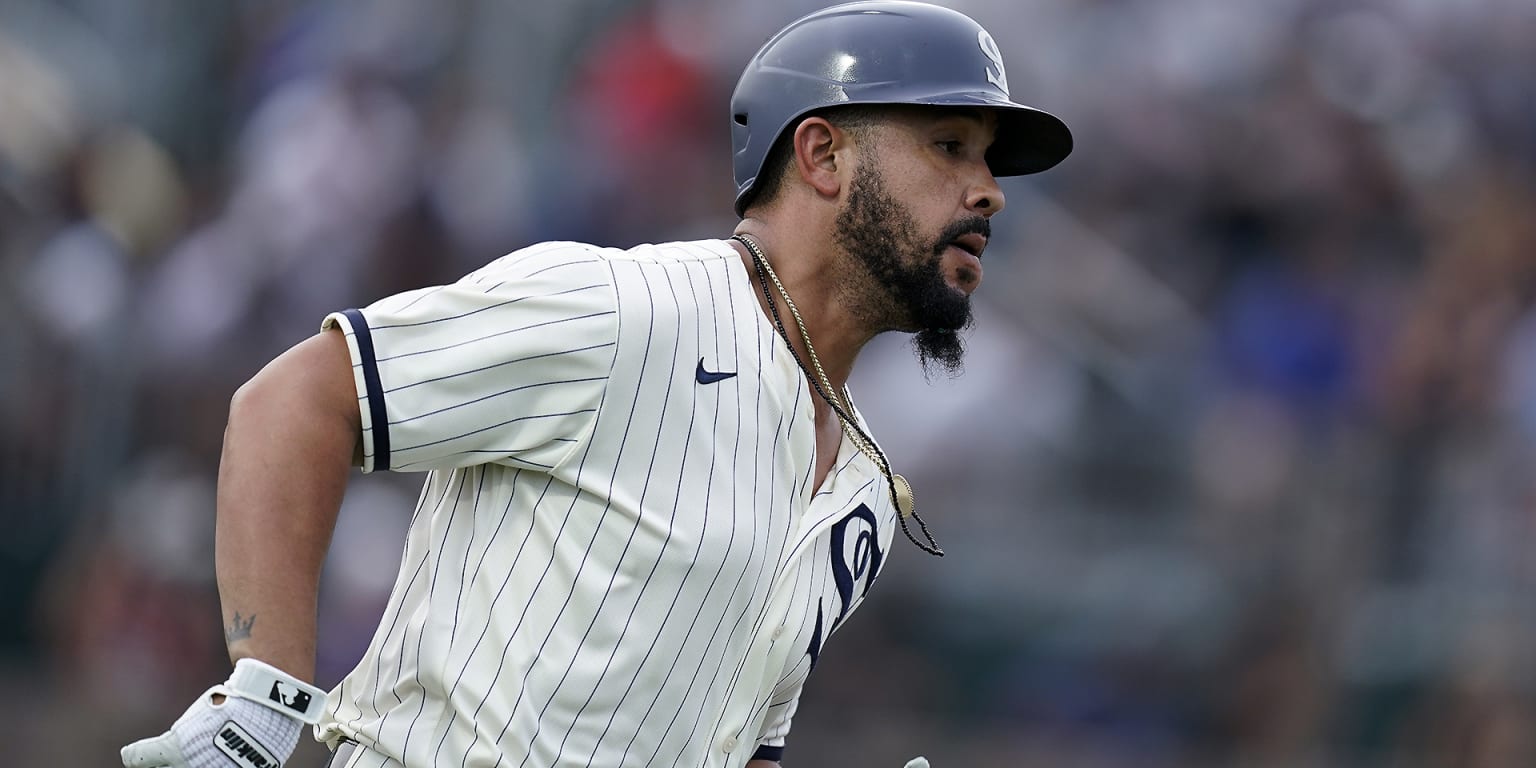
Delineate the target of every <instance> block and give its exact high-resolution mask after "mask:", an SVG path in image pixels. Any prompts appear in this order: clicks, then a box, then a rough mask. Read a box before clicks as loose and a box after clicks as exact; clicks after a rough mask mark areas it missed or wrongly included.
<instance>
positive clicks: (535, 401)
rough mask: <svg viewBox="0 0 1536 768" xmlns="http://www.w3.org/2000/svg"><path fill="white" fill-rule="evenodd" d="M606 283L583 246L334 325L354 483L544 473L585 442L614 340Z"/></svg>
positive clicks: (403, 298)
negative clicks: (356, 429) (348, 361)
mask: <svg viewBox="0 0 1536 768" xmlns="http://www.w3.org/2000/svg"><path fill="white" fill-rule="evenodd" d="M615 306H616V299H615V298H614V290H613V280H612V272H611V270H610V269H609V268H608V265H607V263H606V262H605V261H604V260H603V259H602V258H601V256H600V255H598V253H596V252H595V250H594V249H592V248H591V247H589V246H583V245H580V244H575V243H548V244H542V245H540V246H534V247H532V248H528V249H524V250H522V251H517V252H514V253H511V254H509V255H507V256H504V257H502V258H501V259H498V260H497V261H495V262H492V263H491V264H489V265H487V266H486V267H484V268H482V269H480V270H477V271H476V272H472V273H470V274H469V275H467V276H465V277H464V279H462V280H460V281H458V282H456V283H453V284H451V285H443V286H435V287H431V288H423V289H421V290H416V291H409V292H406V293H401V294H396V295H394V296H390V297H388V298H385V299H382V300H380V301H378V302H375V303H374V304H372V305H370V306H368V307H365V308H363V309H348V310H344V311H341V312H335V313H332V314H330V315H329V316H327V317H326V318H325V321H324V323H323V324H322V327H323V328H336V329H339V330H340V331H341V332H343V333H344V334H345V335H346V337H347V348H348V350H349V351H350V353H351V357H352V366H353V374H354V378H355V384H356V387H357V393H358V401H359V406H360V410H361V412H362V424H363V471H365V472H370V471H373V470H376V469H387V470H395V471H406V472H414V471H426V470H432V469H444V468H451V467H460V466H470V465H475V464H487V463H509V464H514V465H517V466H523V467H528V468H533V469H541V470H549V469H552V468H554V467H555V466H557V465H558V464H559V463H560V462H561V461H562V460H563V459H564V458H565V457H566V456H568V455H570V454H571V453H572V452H573V451H574V449H575V447H576V446H577V444H578V443H579V442H580V441H581V440H582V438H583V437H584V436H585V435H586V434H587V433H588V432H589V431H590V429H591V426H592V423H593V421H594V420H595V419H596V413H597V407H598V404H599V403H600V402H601V400H602V393H603V390H604V387H605V386H606V383H607V378H608V375H609V373H610V371H611V370H612V365H613V357H614V347H615V342H616V339H617V325H616V323H617V314H616V312H615Z"/></svg>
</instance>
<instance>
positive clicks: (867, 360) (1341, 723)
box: [0, 0, 1536, 768]
mask: <svg viewBox="0 0 1536 768" xmlns="http://www.w3.org/2000/svg"><path fill="white" fill-rule="evenodd" d="M949 4H950V5H953V6H954V7H956V8H959V9H961V10H964V11H966V12H968V13H970V14H972V15H973V16H974V17H976V18H977V19H978V20H979V21H981V22H982V23H983V24H984V25H986V26H987V27H988V28H989V29H990V30H991V31H992V32H993V34H994V36H995V37H996V38H997V40H998V43H999V45H1000V46H1001V47H1002V50H1003V52H1004V56H1005V59H1006V61H1007V62H1008V65H1009V73H1008V74H1009V82H1010V83H1011V84H1012V86H1013V93H1014V96H1015V98H1017V99H1019V100H1021V101H1024V102H1026V103H1030V104H1035V105H1038V106H1041V107H1043V108H1046V109H1049V110H1051V111H1053V112H1055V113H1056V114H1058V115H1060V116H1061V117H1062V118H1064V119H1065V120H1066V121H1067V123H1068V124H1069V125H1071V126H1072V128H1073V130H1074V132H1075V134H1076V137H1077V151H1076V152H1075V154H1073V155H1072V157H1070V158H1069V159H1068V160H1067V161H1066V162H1065V163H1063V164H1062V165H1061V166H1059V167H1058V168H1057V169H1055V170H1052V171H1050V172H1049V173H1046V174H1044V175H1041V176H1036V177H1027V178H1024V179H1016V180H1007V181H1005V182H1004V190H1005V191H1006V193H1007V194H1008V199H1009V205H1008V208H1009V210H1008V211H1007V212H1006V213H1004V214H1003V215H1002V216H1001V217H1000V218H999V219H998V220H997V222H996V224H997V225H998V226H997V231H996V235H995V238H994V244H993V246H992V247H991V248H990V249H989V250H988V255H987V281H986V285H985V286H984V287H983V289H982V290H981V292H980V294H979V295H978V299H977V303H978V307H977V313H978V320H979V324H978V327H977V329H976V330H975V332H974V334H973V335H972V336H971V338H970V355H969V358H968V371H967V373H966V375H965V376H964V377H962V378H960V379H957V380H947V379H939V380H935V381H931V382H929V381H925V380H924V377H923V376H922V374H921V371H920V370H919V369H918V368H917V366H916V364H915V362H914V361H913V359H912V356H911V355H910V353H909V351H908V349H907V348H906V346H905V344H904V343H903V341H902V340H901V339H899V338H894V337H892V338H882V339H880V340H877V342H876V343H875V344H873V345H872V346H871V348H870V349H869V350H868V351H867V353H866V355H865V356H864V358H863V359H862V360H861V363H860V368H859V370H858V371H857V372H856V375H855V380H854V390H855V393H856V395H857V397H858V399H859V401H860V402H861V404H862V407H863V409H864V411H865V413H866V415H868V416H869V417H870V420H871V422H872V423H873V424H874V425H875V427H876V433H877V434H878V435H879V436H880V438H881V440H882V442H883V443H884V444H885V445H886V446H887V449H888V452H889V454H890V456H891V458H892V461H893V463H894V465H895V467H896V469H897V470H898V471H901V472H903V473H905V474H906V475H907V476H908V477H909V478H911V479H912V481H913V483H914V485H915V486H916V488H917V492H918V497H919V500H920V502H921V507H922V509H923V510H924V513H925V517H926V518H927V519H928V520H929V521H930V523H931V524H932V525H933V527H934V529H935V532H936V534H937V536H938V538H939V540H940V542H941V543H942V544H943V545H944V546H945V548H946V549H947V550H948V551H949V556H948V557H946V558H945V559H943V560H941V561H940V560H933V559H931V558H928V557H926V556H923V555H922V554H921V553H920V552H918V551H917V550H916V549H915V548H912V547H908V546H906V545H905V544H904V543H903V542H901V541H900V539H899V538H898V540H897V543H896V545H895V547H896V549H897V555H898V556H897V557H895V558H894V559H893V560H892V561H891V563H890V566H889V567H888V569H887V570H886V573H885V575H884V577H883V578H882V579H881V583H880V586H879V587H878V588H877V589H875V590H874V592H872V593H871V597H870V599H869V601H868V602H866V604H865V607H864V608H863V610H862V611H861V612H860V616H859V618H858V619H857V620H855V621H853V622H851V623H850V624H849V625H848V627H847V628H846V629H844V630H842V631H841V632H840V633H839V635H838V637H836V638H835V639H833V640H832V641H831V642H830V643H829V645H828V648H827V650H826V658H827V659H828V663H826V664H823V665H820V666H821V668H820V670H819V671H818V672H817V675H816V677H815V679H814V680H813V681H812V682H811V684H810V686H809V689H808V692H807V694H806V699H805V701H804V703H803V705H802V707H801V711H800V715H799V716H798V717H797V719H796V726H795V731H794V733H793V734H792V735H791V738H790V742H789V745H790V746H789V750H788V753H787V758H786V765H792V766H795V767H796V768H815V767H819V766H896V765H900V764H901V762H902V761H903V760H905V759H906V758H907V757H910V756H911V755H914V754H918V753H924V754H926V755H928V756H929V757H930V758H931V759H932V760H933V762H934V765H935V766H938V768H959V767H961V766H965V767H967V768H970V767H973V766H1010V767H1013V766H1042V767H1044V766H1051V767H1061V766H1065V767H1066V768H1119V767H1121V766H1125V767H1126V768H1130V767H1131V766H1135V767H1136V768H1160V767H1162V766H1168V767H1170V768H1171V767H1173V766H1178V767H1180V768H1185V767H1188V768H1206V767H1209V768H1218V767H1223V768H1224V767H1228V766H1259V767H1261V768H1262V767H1268V766H1273V767H1275V768H1333V767H1339V768H1343V767H1345V766H1350V767H1353V766H1362V767H1365V766H1391V767H1394V768H1396V767H1404V768H1416V767H1419V766H1423V767H1425V768H1429V767H1431V766H1435V767H1439V766H1447V767H1449V766H1457V767H1467V768H1496V767H1503V766H1509V767H1511V768H1513V767H1514V766H1521V767H1528V766H1531V765H1536V710H1533V703H1536V702H1533V693H1536V678H1533V666H1532V662H1533V661H1536V658H1533V657H1536V642H1533V641H1536V635H1533V629H1536V625H1533V619H1536V611H1533V602H1532V597H1533V594H1536V591H1533V589H1532V588H1533V586H1536V583H1533V582H1536V553H1533V543H1536V541H1533V540H1536V529H1533V526H1536V493H1533V491H1536V481H1533V478H1536V471H1533V459H1536V450H1533V448H1536V302H1533V299H1536V78H1533V75H1532V73H1533V72H1536V2H1531V0H1454V1H1453V0H1396V1H1394V2H1388V1H1387V0H1377V1H1375V2H1342V1H1341V2H1334V1H1333V0H1264V1H1263V2H1237V1H1234V0H973V1H970V2H953V3H949ZM818 5H819V3H811V2H805V1H804V0H789V1H786V2H760V1H749V0H720V1H719V2H705V1H704V0H656V1H655V2H634V1H633V0H628V1H626V0H604V1H598V0H571V1H570V2H549V3H522V2H511V1H510V0H495V1H493V0H478V1H477V0H454V1H449V2H430V1H429V0H380V1H379V2H372V3H348V2H295V1H293V0H283V1H278V2H256V1H255V0H247V1H245V2H205V1H203V0H144V1H143V2H120V1H119V0H69V1H63V0H61V1H59V2H44V1H42V0H0V744H3V745H4V747H5V758H4V762H6V763H7V764H12V765H39V766H110V765H116V764H117V762H116V750H117V748H118V747H119V746H121V745H122V744H123V743H125V742H127V741H130V740H132V739H135V738H139V737H142V736H147V735H152V734H154V733H158V732H159V731H161V730H162V729H163V728H164V727H165V726H166V725H167V724H168V723H169V722H170V721H171V720H172V719H174V717H175V716H176V715H177V714H179V713H180V711H181V710H182V709H183V708H184V707H185V705H186V704H187V703H188V702H189V701H190V700H191V698H192V697H193V696H195V695H196V694H197V693H198V692H200V691H201V690H203V688H205V687H206V686H207V685H209V684H211V683H212V682H215V681H217V680H221V679H223V677H224V676H225V675H226V674H227V671H228V660H227V659H226V658H225V656H224V653H223V648H222V640H221V635H220V627H219V614H218V608H217V601H216V593H215V589H214V585H213V571H212V565H213V560H212V554H211V541H212V538H211V537H212V512H213V494H214V477H215V472H216V469H217V460H218V455H219V445H220V440H221V431H222V428H223V423H224V418H225V415H226V411H227V406H228V401H229V397H230V396H231V395H232V394H233V392H234V390H235V388H236V387H237V386H238V385H239V384H240V383H241V382H243V381H244V380H245V379H247V378H249V377H250V376H251V375H252V374H254V373H255V372H256V370H258V369H259V368H260V366H261V365H263V364H264V363H265V362H266V361H267V360H268V359H270V358H271V357H272V356H274V355H275V354H277V353H278V352H280V351H281V350H282V349H284V348H286V347H287V346H289V345H290V344H292V343H294V342H296V341H298V340H299V339H301V338H303V337H304V336H306V335H308V334H310V333H312V332H313V331H314V330H315V329H316V327H317V325H318V323H319V320H320V318H321V317H322V316H323V315H324V314H325V313H326V312H328V311H330V310H332V309H337V308H345V307H351V306H360V305H363V304H366V303H369V302H371V301H372V300H374V299H376V298H378V297H381V296H383V295H385V294H388V293H392V292H395V291H399V290H404V289H407V288H412V287H416V286H419V285H423V284H429V283H436V282H444V281H449V280H452V279H454V278H456V277H458V276H459V275H460V274H462V273H464V272H466V271H469V270H470V269H473V268H475V267H476V266H478V265H480V264H482V263H484V262H487V261H489V260H491V259H492V258H495V257H496V256H499V255H500V254H502V253H505V252H507V251H510V250H513V249H515V248H518V247H520V246H523V245H526V244H529V243H532V242H536V241H539V240H545V239H575V240H586V241H591V242H597V243H601V244H606V245H620V246H623V245H630V244H634V243H637V242H643V241H659V240H667V239H679V238H693V237H722V236H724V235H726V234H728V233H729V232H730V231H731V228H732V227H733V226H734V223H735V218H734V216H733V215H732V213H731V197H732V185H731V179H730V165H729V151H730V149H729V143H728V142H729V133H728V128H727V126H728V117H727V107H726V104H727V100H728V98H729V95H730V91H731V88H732V87H733V85H734V82H735V78H736V75H737V73H738V72H739V71H740V69H741V66H742V65H743V64H744V63H745V61H746V59H747V58H748V57H749V56H750V55H751V53H752V51H753V50H755V49H756V47H757V46H758V45H759V44H761V42H762V41H763V40H764V39H765V38H766V37H767V35H768V34H770V33H771V32H772V31H774V30H776V29H777V28H779V27H780V26H782V25H783V24H784V23H786V22H788V21H789V20H791V19H793V18H794V17H796V16H798V15H800V14H801V13H803V12H806V11H809V10H811V9H813V8H815V7H818ZM419 481H420V478H419V477H412V476H397V477H383V476H379V477H373V476H370V477H368V478H361V477H359V478H358V479H357V480H356V481H355V483H354V486H353V491H352V493H351V495H350V496H349V498H348V501H347V503H346V507H345V509H344V512H343V518H342V521H341V523H340V526H339V530H338V535H337V542H336V545H335V547H334V549H333V554H332V557H331V559H330V560H329V562H328V566H327V571H326V574H325V584H324V590H323V621H322V626H321V635H320V676H321V678H322V679H321V683H322V684H324V685H327V686H328V685H331V684H333V683H334V682H335V681H336V680H337V679H338V677H339V676H340V675H341V674H342V673H343V672H344V671H345V670H346V669H348V668H349V667H350V665H351V664H352V663H353V662H354V660H355V659H356V658H357V657H358V656H359V655H360V653H361V649H362V647H363V645H364V643H365V642H366V641H367V639H368V637H369V635H370V634H371V632H372V630H373V627H374V622H375V620H376V617H377V616H378V614H379V612H380V611H381V610H382V604H383V601H384V599H385V596H386V592H387V589H388V587H389V584H390V583H391V579H392V576H393V573H394V570H393V569H394V564H395V562H396V561H397V559H398V557H399V550H400V546H401V540H402V535H403V531H404V526H405V522H406V516H407V515H408V514H409V511H410V509H411V507H412V504H413V500H414V496H415V494H416V492H417V488H418V485H419ZM322 759H323V751H322V750H320V749H319V748H318V747H317V746H316V745H314V744H312V743H310V742H309V740H308V739H307V738H306V739H305V740H304V741H303V742H301V749H300V752H299V753H298V756H297V757H296V758H295V761H294V763H293V765H294V766H296V768H312V767H313V766H317V765H319V764H320V762H321V761H322Z"/></svg>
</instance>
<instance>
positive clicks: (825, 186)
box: [791, 117, 852, 198]
mask: <svg viewBox="0 0 1536 768" xmlns="http://www.w3.org/2000/svg"><path fill="white" fill-rule="evenodd" d="M791 141H793V142H794V143H793V145H792V146H793V147H794V150H795V155H794V160H793V164H794V170H795V172H796V173H798V174H800V179H801V180H802V181H804V182H805V183H806V184H807V185H809V186H810V187H811V189H814V190H816V193H817V194H818V195H821V196H822V197H829V198H834V197H837V195H838V193H839V192H841V191H842V188H843V185H844V184H845V183H847V179H846V176H847V174H848V172H849V171H850V170H851V169H852V168H851V165H850V162H849V160H850V157H851V155H850V153H849V149H850V148H851V147H852V142H851V137H850V136H849V135H848V132H847V131H843V130H841V129H839V128H838V127H837V126H835V125H833V124H831V123H830V122H827V119H826V118H824V117H808V118H806V119H804V120H802V121H800V125H799V126H797V127H796V128H795V134H794V137H793V138H792V139H791Z"/></svg>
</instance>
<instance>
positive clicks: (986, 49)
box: [976, 29, 1008, 96]
mask: <svg viewBox="0 0 1536 768" xmlns="http://www.w3.org/2000/svg"><path fill="white" fill-rule="evenodd" d="M976 43H977V44H978V45H980V46H981V52H982V53H984V54H986V55H987V58H988V59H989V60H991V62H992V65H993V66H995V67H997V71H995V72H994V71H993V70H992V67H983V69H985V70H986V72H987V82H989V83H991V84H993V85H995V86H997V87H999V88H1001V89H1003V95H1004V96H1006V95H1008V73H1007V72H1006V71H1004V70H1003V52H1002V51H999V50H998V49H997V41H996V40H993V39H992V36H991V35H989V34H987V31H986V30H985V29H978V30H976Z"/></svg>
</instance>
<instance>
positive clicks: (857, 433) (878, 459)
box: [731, 234, 944, 557]
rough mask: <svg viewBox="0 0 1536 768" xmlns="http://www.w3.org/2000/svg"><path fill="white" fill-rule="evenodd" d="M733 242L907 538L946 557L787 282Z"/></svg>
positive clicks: (746, 240) (758, 253)
mask: <svg viewBox="0 0 1536 768" xmlns="http://www.w3.org/2000/svg"><path fill="white" fill-rule="evenodd" d="M731 239H732V240H735V241H737V242H739V243H741V244H742V245H743V246H745V247H746V249H747V252H748V253H750V254H751V255H752V265H753V267H755V268H756V269H757V279H758V283H760V284H761V285H762V287H763V298H764V299H766V300H767V302H768V309H769V311H770V313H771V314H772V315H773V324H774V327H775V328H776V329H777V330H778V331H779V334H780V335H781V336H783V337H784V342H785V344H786V345H788V346H789V353H790V355H792V356H793V357H794V358H795V363H796V364H797V365H799V366H800V369H801V370H803V371H805V372H806V373H811V368H814V369H815V374H816V375H815V377H814V378H812V379H811V384H812V385H814V387H815V389H816V392H817V394H819V395H821V399H823V400H825V401H826V402H827V405H830V406H832V411H833V412H834V413H836V414H837V420H838V423H839V424H840V425H841V426H842V429H843V434H844V435H847V436H848V439H849V440H850V441H851V442H852V443H853V444H854V446H856V447H857V448H858V449H859V452H860V453H863V454H864V455H865V456H867V457H868V458H869V460H870V461H872V462H874V465H875V467H876V468H877V469H879V470H880V474H882V475H884V476H885V482H886V485H887V486H888V487H889V490H890V493H891V503H892V504H894V505H896V511H897V513H898V514H897V517H896V519H897V520H899V521H900V522H901V530H902V533H905V534H906V535H907V539H908V540H910V541H911V542H912V543H913V544H916V545H917V546H918V548H919V549H921V550H923V551H924V552H927V553H928V554H930V555H935V556H938V557H943V556H944V550H943V549H941V548H940V547H939V544H938V542H936V541H934V540H933V534H931V533H929V532H928V525H927V523H924V522H923V519H922V518H921V517H918V516H917V502H916V499H915V498H914V497H913V495H912V484H911V483H909V482H907V479H906V478H905V477H902V476H901V475H899V474H897V473H895V472H892V471H891V462H890V461H889V460H888V459H886V457H885V452H884V451H881V450H880V446H878V445H876V444H875V441H874V440H873V439H871V438H870V437H869V435H866V434H864V430H862V429H860V428H859V425H858V423H857V422H855V421H854V419H853V416H852V415H851V411H852V408H851V407H850V406H849V405H848V404H849V403H851V402H852V400H851V398H850V397H849V396H848V389H847V387H844V388H843V391H842V393H841V396H839V394H838V393H837V392H836V391H834V390H833V388H832V380H831V379H830V378H829V377H828V376H827V372H826V370H824V369H823V368H822V367H821V359H820V358H818V357H817V356H816V347H815V346H813V345H812V344H811V334H810V332H809V331H807V330H806V328H805V320H804V319H803V318H801V317H800V310H799V308H798V307H796V306H795V300H794V299H792V298H790V297H789V291H788V290H787V289H785V288H784V283H782V282H780V281H779V275H778V273H777V272H775V271H774V270H773V266H772V265H771V264H769V263H768V259H767V257H765V256H764V255H763V251H762V248H760V247H759V246H758V244H757V243H756V242H755V241H754V240H752V239H751V238H750V237H748V236H747V235H740V234H739V235H732V236H731ZM765 278H766V279H765ZM770 281H771V282H772V283H773V286H774V288H777V289H778V291H779V295H780V296H782V297H783V298H784V305H785V306H786V307H789V314H790V316H791V317H793V318H794V319H795V328H796V329H797V330H799V331H800V339H801V341H804V342H805V352H806V356H807V357H809V358H810V359H811V366H810V368H808V367H807V366H806V364H805V361H803V360H801V359H800V354H799V353H798V352H796V351H795V345H794V344H790V343H789V330H788V329H787V328H785V327H784V321H783V320H782V319H781V318H780V317H779V309H778V305H777V304H776V303H775V302H774V300H773V296H772V295H771V294H770V293H769V292H768V283H769V282H770ZM909 517H910V518H912V519H913V520H916V521H917V525H918V528H920V529H921V530H922V532H923V538H925V539H927V540H928V543H926V544H925V543H923V542H921V541H918V540H917V538H916V537H914V536H913V535H912V531H911V529H909V528H908V527H907V518H909Z"/></svg>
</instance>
